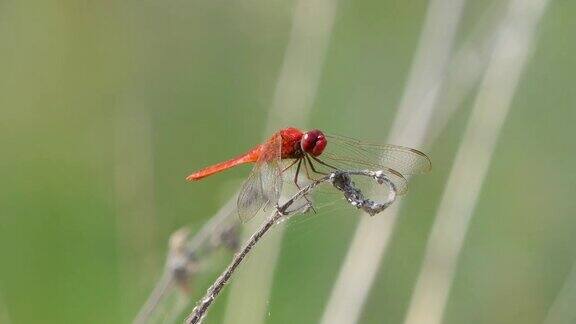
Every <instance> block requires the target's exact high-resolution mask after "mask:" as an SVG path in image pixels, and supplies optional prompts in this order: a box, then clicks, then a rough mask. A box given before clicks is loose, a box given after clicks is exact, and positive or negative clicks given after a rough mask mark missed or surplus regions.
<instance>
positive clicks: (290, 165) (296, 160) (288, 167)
mask: <svg viewBox="0 0 576 324" xmlns="http://www.w3.org/2000/svg"><path fill="white" fill-rule="evenodd" d="M296 162H301V160H300V159H295V160H294V162H292V163H290V164H289V165H288V166H287V167H285V168H284V170H282V173H284V171H286V170H288V169H290V168H291V167H292V166H293V165H294V164H296ZM298 167H300V163H298ZM296 173H298V171H296Z"/></svg>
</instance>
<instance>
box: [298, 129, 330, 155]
mask: <svg viewBox="0 0 576 324" xmlns="http://www.w3.org/2000/svg"><path fill="white" fill-rule="evenodd" d="M326 144H328V141H327V140H326V136H324V133H322V131H320V130H318V129H313V130H311V131H307V132H306V133H304V135H303V136H302V140H301V141H300V146H301V147H302V151H304V152H306V153H308V154H311V155H312V156H318V155H320V154H322V152H324V148H326Z"/></svg>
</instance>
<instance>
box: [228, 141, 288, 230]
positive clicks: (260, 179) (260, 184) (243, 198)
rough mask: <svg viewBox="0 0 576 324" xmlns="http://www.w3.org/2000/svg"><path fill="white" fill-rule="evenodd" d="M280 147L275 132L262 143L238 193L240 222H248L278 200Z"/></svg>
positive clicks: (280, 144)
mask: <svg viewBox="0 0 576 324" xmlns="http://www.w3.org/2000/svg"><path fill="white" fill-rule="evenodd" d="M281 147H282V138H281V137H280V136H279V135H276V134H275V135H274V136H272V137H271V138H270V139H269V140H268V141H267V142H266V143H265V144H263V145H262V147H261V151H260V157H259V159H258V161H256V164H255V166H254V168H253V169H252V172H251V173H250V175H249V176H248V178H247V179H246V181H245V182H244V184H243V185H242V189H241V190H240V194H239V195H238V203H237V204H238V215H239V216H240V220H241V221H242V222H248V221H249V220H250V219H252V218H253V217H254V216H255V215H256V214H257V213H258V212H259V211H260V210H261V209H266V208H267V207H268V206H270V205H275V204H276V203H277V202H278V199H279V198H280V191H281V190H282V170H281V167H280V157H281Z"/></svg>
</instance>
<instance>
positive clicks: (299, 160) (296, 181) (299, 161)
mask: <svg viewBox="0 0 576 324" xmlns="http://www.w3.org/2000/svg"><path fill="white" fill-rule="evenodd" d="M297 161H298V165H297V166H296V172H295V173H294V184H295V185H296V188H298V190H302V188H300V186H299V185H298V175H299V174H300V166H301V165H302V159H298V160H297ZM294 163H296V162H294ZM294 163H292V164H290V166H292V165H294Z"/></svg>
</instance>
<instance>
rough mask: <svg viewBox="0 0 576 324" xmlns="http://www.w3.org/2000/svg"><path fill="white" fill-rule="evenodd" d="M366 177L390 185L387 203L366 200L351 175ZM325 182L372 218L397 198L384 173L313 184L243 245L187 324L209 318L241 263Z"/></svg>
mask: <svg viewBox="0 0 576 324" xmlns="http://www.w3.org/2000/svg"><path fill="white" fill-rule="evenodd" d="M354 175H357V176H365V177H370V178H373V179H374V180H375V181H376V182H377V183H378V184H381V185H382V184H385V185H386V186H388V197H387V199H386V200H385V201H384V202H375V201H373V200H370V199H367V198H365V197H364V195H363V194H362V192H361V191H360V189H358V188H357V187H356V186H355V184H354V182H352V178H351V176H354ZM324 182H330V183H332V185H333V186H334V187H335V188H336V189H338V190H340V191H342V193H343V194H344V197H345V198H346V200H347V201H348V202H349V203H350V204H351V205H352V206H354V207H356V208H358V209H362V210H364V211H366V212H367V213H368V214H370V215H375V214H377V213H380V212H382V211H383V210H384V209H386V208H388V207H389V206H390V205H391V204H392V203H393V202H394V201H395V199H396V186H395V185H394V183H393V182H392V181H390V180H389V179H388V178H387V177H386V173H385V172H383V171H370V170H362V171H335V172H332V173H330V174H328V175H326V176H324V177H322V178H320V179H318V180H315V181H313V182H311V183H310V184H309V185H307V186H305V187H304V188H302V189H301V190H300V191H298V192H297V193H296V194H295V195H294V196H292V198H290V199H289V200H288V201H286V202H285V203H283V204H282V205H281V206H277V207H276V210H275V211H274V212H273V214H272V215H271V216H270V217H269V218H268V219H267V220H266V221H265V222H264V223H263V224H262V225H261V226H260V227H259V228H258V230H257V231H256V232H255V233H254V234H252V236H251V237H250V239H248V241H247V242H246V243H245V244H244V247H243V248H242V249H241V250H240V252H238V253H237V254H236V255H235V256H234V258H233V260H232V262H231V263H230V265H228V267H227V268H226V269H225V270H224V272H223V273H222V274H221V275H220V276H219V277H218V278H217V279H216V281H215V282H214V284H212V286H210V288H209V289H208V290H207V291H206V294H205V295H204V297H203V298H202V299H201V300H200V301H199V302H198V304H197V305H196V307H195V308H194V310H193V311H192V313H191V314H190V316H188V318H187V319H186V323H187V324H197V323H200V322H201V321H202V319H203V318H204V317H205V316H206V313H207V311H208V309H209V308H210V305H212V303H213V302H214V300H215V299H216V297H218V295H219V294H220V292H221V291H222V289H223V288H224V286H225V285H226V284H227V283H228V282H229V281H230V278H231V277H232V275H233V274H234V272H235V271H236V269H237V268H238V267H239V266H240V264H242V262H243V261H244V259H245V258H246V256H247V255H248V253H250V251H251V250H252V249H253V248H254V246H255V245H256V244H257V243H258V242H259V241H260V239H261V238H262V237H263V236H264V235H265V234H266V233H267V232H268V231H269V230H270V229H271V228H272V227H273V226H274V225H275V224H278V223H280V222H281V221H282V220H283V219H284V218H287V217H289V216H291V215H293V214H295V213H297V212H298V211H295V212H291V211H289V208H290V207H291V206H292V205H293V204H294V203H295V202H296V201H298V200H300V199H301V198H305V196H306V195H307V194H309V193H310V192H311V191H312V190H313V189H314V188H316V187H317V186H318V185H320V184H321V183H324Z"/></svg>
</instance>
